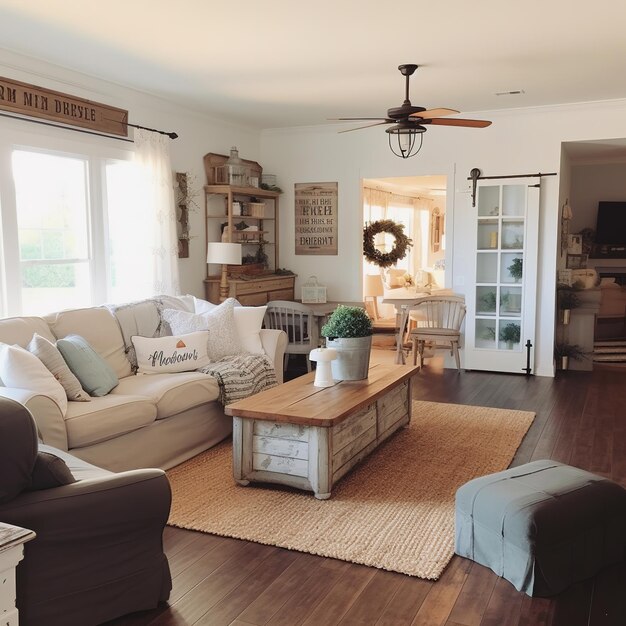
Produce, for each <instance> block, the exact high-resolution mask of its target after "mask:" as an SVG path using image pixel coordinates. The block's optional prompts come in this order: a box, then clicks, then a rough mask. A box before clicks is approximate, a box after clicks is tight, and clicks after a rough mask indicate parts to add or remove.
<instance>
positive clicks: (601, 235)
mask: <svg viewBox="0 0 626 626" xmlns="http://www.w3.org/2000/svg"><path fill="white" fill-rule="evenodd" d="M596 243H599V244H617V245H623V244H626V201H625V202H604V201H603V202H598V221H597V222H596Z"/></svg>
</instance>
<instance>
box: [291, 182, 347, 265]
mask: <svg viewBox="0 0 626 626" xmlns="http://www.w3.org/2000/svg"><path fill="white" fill-rule="evenodd" d="M294 197H295V211H296V215H295V218H296V219H295V236H296V254H316V255H336V254H337V198H338V183H296V184H295V192H294Z"/></svg>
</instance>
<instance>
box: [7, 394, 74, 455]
mask: <svg viewBox="0 0 626 626" xmlns="http://www.w3.org/2000/svg"><path fill="white" fill-rule="evenodd" d="M0 396H2V397H4V398H10V399H11V400H15V401H16V402H19V403H20V404H23V405H24V406H25V407H26V408H27V409H28V410H29V411H30V412H31V414H32V416H33V418H34V419H35V423H36V424H37V430H38V431H39V436H40V437H41V440H42V441H43V442H44V443H46V444H48V445H50V446H54V447H55V448H59V449H60V450H67V449H68V447H67V445H68V444H67V430H66V428H65V420H64V419H63V413H61V410H60V409H59V406H58V404H57V403H56V402H55V401H54V400H53V399H52V398H49V397H48V396H44V395H43V394H40V393H38V392H36V391H32V390H30V389H18V388H16V387H0Z"/></svg>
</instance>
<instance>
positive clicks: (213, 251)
mask: <svg viewBox="0 0 626 626" xmlns="http://www.w3.org/2000/svg"><path fill="white" fill-rule="evenodd" d="M206 262H207V263H216V264H221V266H222V277H221V280H220V302H224V300H226V298H228V292H229V287H228V266H229V265H241V244H240V243H226V242H222V241H209V243H208V244H207V250H206Z"/></svg>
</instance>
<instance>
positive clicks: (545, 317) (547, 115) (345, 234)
mask: <svg viewBox="0 0 626 626" xmlns="http://www.w3.org/2000/svg"><path fill="white" fill-rule="evenodd" d="M472 117H479V118H486V119H491V120H493V125H492V126H491V127H489V128H487V129H481V130H477V129H461V128H445V127H435V128H430V129H429V130H428V131H427V133H426V135H425V137H424V147H423V148H422V151H421V152H420V153H419V154H418V155H417V156H415V157H414V158H411V159H407V160H402V159H399V158H397V157H395V156H394V155H393V154H391V152H390V151H389V148H388V145H387V135H386V134H385V132H384V130H382V129H380V128H372V129H367V130H362V131H358V132H354V133H345V134H342V135H339V134H337V129H338V127H336V126H335V127H331V126H326V127H322V128H320V127H317V128H311V127H307V128H292V129H278V130H267V131H264V132H263V133H262V135H261V163H262V164H263V166H264V169H265V171H267V172H272V173H275V174H277V176H278V183H279V185H280V186H281V187H282V188H283V189H284V192H285V193H284V194H283V196H281V224H280V227H281V235H280V250H281V252H280V254H281V258H280V265H281V266H283V267H287V268H289V269H291V270H293V271H294V272H296V273H297V274H298V279H297V281H296V289H298V287H299V285H300V283H301V282H302V281H303V280H306V278H307V277H308V276H309V275H310V274H316V275H317V276H318V278H319V279H320V281H321V282H323V283H325V284H326V285H327V286H328V297H329V299H331V300H334V299H346V300H357V299H359V298H360V294H361V277H360V268H361V254H360V251H361V215H362V210H361V198H360V185H361V178H384V177H391V176H420V175H429V174H443V175H446V176H447V177H448V196H447V206H446V225H447V231H446V283H447V284H450V283H449V280H450V278H449V277H450V276H451V280H452V286H453V287H454V288H455V290H456V291H459V292H465V290H466V289H467V284H468V282H469V280H470V279H471V278H470V277H469V276H467V275H466V273H465V269H464V268H465V267H466V266H467V262H466V259H464V258H462V257H461V256H460V255H456V256H454V255H453V254H452V252H451V251H452V250H453V249H454V248H456V247H457V246H456V245H455V239H457V240H459V239H461V240H463V238H467V236H468V231H467V229H466V223H465V221H464V219H463V217H464V216H465V215H467V210H468V202H469V200H468V188H469V183H468V181H467V180H466V179H467V177H468V176H469V171H470V170H471V169H472V168H473V167H478V168H479V169H481V170H482V173H483V175H485V176H488V175H492V176H494V175H512V174H530V173H537V172H558V168H559V164H560V158H561V142H562V141H582V140H589V139H602V138H605V139H606V138H617V137H626V101H613V102H608V103H586V104H580V105H566V106H558V107H541V108H534V109H517V110H509V111H497V112H485V113H476V114H472ZM325 181H338V183H339V253H338V255H337V256H332V257H331V256H323V257H313V256H296V255H295V253H294V211H293V185H294V183H302V182H325ZM558 193H559V180H558V176H551V177H546V178H544V179H543V185H542V198H541V213H540V223H539V233H540V234H539V276H538V283H537V292H538V312H537V336H536V359H535V364H536V372H537V373H538V374H540V375H546V376H551V375H553V358H552V346H553V339H554V288H555V272H556V257H557V249H556V247H557V243H556V242H557V224H558V212H559V211H558ZM461 248H463V246H459V249H461Z"/></svg>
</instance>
